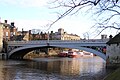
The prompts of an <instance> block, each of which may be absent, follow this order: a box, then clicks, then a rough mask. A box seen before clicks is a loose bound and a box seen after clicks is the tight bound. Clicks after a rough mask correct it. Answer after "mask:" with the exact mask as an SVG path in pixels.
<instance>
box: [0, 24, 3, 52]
mask: <svg viewBox="0 0 120 80" xmlns="http://www.w3.org/2000/svg"><path fill="white" fill-rule="evenodd" d="M2 27H3V25H2V24H1V23H0V52H1V51H2V49H3V28H2Z"/></svg>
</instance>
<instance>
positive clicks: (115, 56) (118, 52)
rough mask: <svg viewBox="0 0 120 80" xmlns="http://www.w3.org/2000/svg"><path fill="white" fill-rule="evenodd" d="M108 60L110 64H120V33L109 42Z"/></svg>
mask: <svg viewBox="0 0 120 80" xmlns="http://www.w3.org/2000/svg"><path fill="white" fill-rule="evenodd" d="M106 55H107V60H109V62H110V63H120V33H119V34H117V35H116V36H115V37H113V38H112V36H110V40H109V41H108V42H107V54H106Z"/></svg>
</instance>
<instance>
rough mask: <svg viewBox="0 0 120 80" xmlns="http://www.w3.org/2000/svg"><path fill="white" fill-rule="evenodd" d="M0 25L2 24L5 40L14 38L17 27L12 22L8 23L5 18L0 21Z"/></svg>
mask: <svg viewBox="0 0 120 80" xmlns="http://www.w3.org/2000/svg"><path fill="white" fill-rule="evenodd" d="M1 25H2V26H3V27H2V28H3V39H4V40H7V41H12V40H14V38H15V36H16V35H17V28H16V27H15V25H14V22H11V24H8V23H7V20H5V22H4V23H1Z"/></svg>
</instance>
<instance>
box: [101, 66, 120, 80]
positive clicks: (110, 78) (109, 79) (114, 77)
mask: <svg viewBox="0 0 120 80" xmlns="http://www.w3.org/2000/svg"><path fill="white" fill-rule="evenodd" d="M103 80H120V67H119V68H118V69H116V70H115V71H114V72H112V73H110V74H109V75H107V76H106V77H105V78H104V79H103Z"/></svg>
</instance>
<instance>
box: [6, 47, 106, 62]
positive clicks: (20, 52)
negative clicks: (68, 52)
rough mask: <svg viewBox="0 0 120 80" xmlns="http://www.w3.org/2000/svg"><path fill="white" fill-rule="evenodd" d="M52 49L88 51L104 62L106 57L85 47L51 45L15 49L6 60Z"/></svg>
mask: <svg viewBox="0 0 120 80" xmlns="http://www.w3.org/2000/svg"><path fill="white" fill-rule="evenodd" d="M53 47H58V48H73V49H79V50H84V51H88V52H91V53H93V54H95V55H97V56H99V57H101V58H102V59H104V60H106V55H105V54H104V53H101V52H99V51H96V50H94V49H90V48H86V47H81V46H75V45H74V46H68V45H64V46H63V45H51V46H43V45H41V46H40V45H39V46H24V47H19V48H16V49H14V50H12V51H11V52H9V53H8V58H9V59H14V58H16V57H17V58H19V59H21V58H23V56H24V55H25V54H27V53H28V52H30V51H32V50H35V49H39V48H53Z"/></svg>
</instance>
